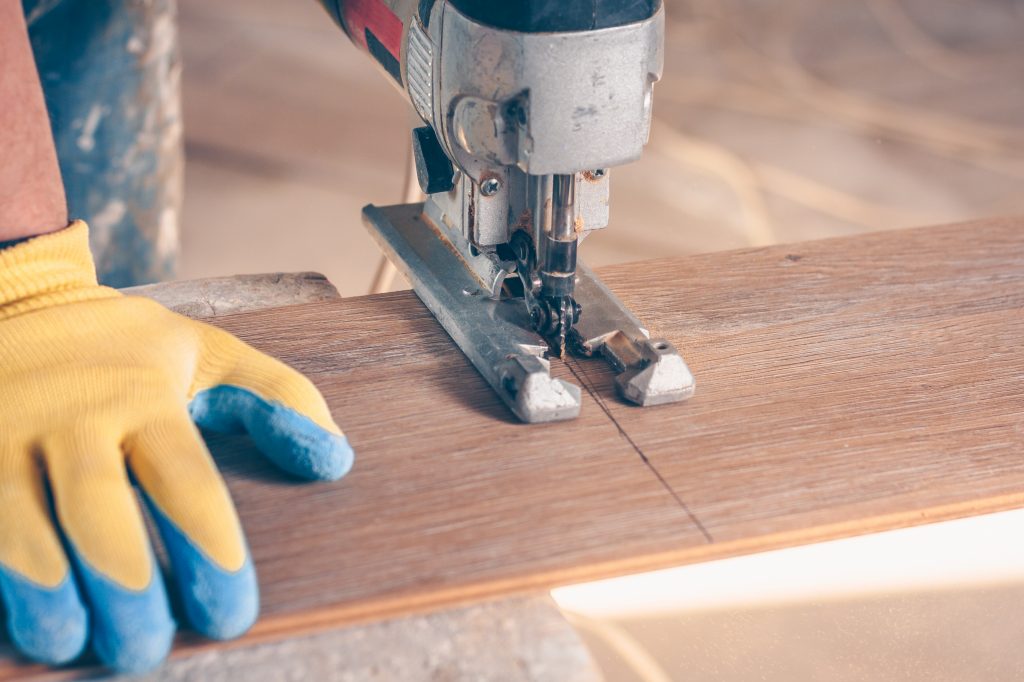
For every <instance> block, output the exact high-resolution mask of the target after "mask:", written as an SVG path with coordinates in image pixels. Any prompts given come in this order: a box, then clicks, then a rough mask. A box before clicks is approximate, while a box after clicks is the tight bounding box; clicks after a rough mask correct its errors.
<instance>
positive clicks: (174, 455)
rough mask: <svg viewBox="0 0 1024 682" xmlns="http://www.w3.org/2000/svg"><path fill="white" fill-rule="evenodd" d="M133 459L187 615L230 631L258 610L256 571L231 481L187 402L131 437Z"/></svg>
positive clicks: (207, 631) (210, 628) (206, 631)
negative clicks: (186, 407) (221, 470)
mask: <svg viewBox="0 0 1024 682" xmlns="http://www.w3.org/2000/svg"><path fill="white" fill-rule="evenodd" d="M127 448H128V461H129V464H130V466H131V470H132V472H133V473H134V474H135V478H136V480H137V481H138V482H139V484H140V485H141V487H142V489H143V492H144V493H145V497H146V501H147V503H148V504H149V508H150V511H151V513H152V516H153V518H154V520H155V521H156V525H157V528H158V529H159V531H160V535H161V537H162V538H163V541H164V546H165V547H166V549H167V555H168V558H169V559H170V562H171V568H172V570H173V572H174V581H175V584H176V585H177V587H178V589H179V591H180V593H181V596H182V602H183V604H184V607H185V613H186V615H187V616H188V619H189V622H190V623H191V624H192V626H193V627H195V629H196V630H198V631H199V632H200V633H202V634H203V635H206V636H207V637H212V638H215V639H231V638H233V637H238V636H239V635H241V634H242V633H244V632H245V631H246V630H248V629H249V628H250V627H251V626H252V624H253V622H255V620H256V616H257V613H258V611H259V594H258V591H257V586H256V573H255V571H254V570H253V565H252V560H251V559H250V557H249V551H248V549H247V548H246V546H245V540H244V537H243V535H242V527H241V525H240V524H239V522H238V515H237V514H236V513H235V507H234V505H233V504H232V502H231V498H230V496H229V495H228V490H227V487H226V486H225V485H224V481H223V480H222V479H221V477H220V473H219V472H218V471H217V468H216V466H215V465H214V463H213V460H212V458H211V457H210V454H209V452H208V451H207V449H206V445H205V444H204V443H203V440H202V437H201V436H200V435H199V431H198V430H196V427H195V426H194V425H193V424H192V421H191V420H190V419H189V417H188V414H187V413H185V411H184V410H182V411H181V413H180V415H178V416H177V417H176V418H172V419H169V420H166V421H163V422H160V423H154V424H151V425H148V426H147V427H146V428H145V429H143V430H142V431H141V432H140V433H138V434H137V435H136V436H134V437H132V438H131V439H129V441H128V442H127Z"/></svg>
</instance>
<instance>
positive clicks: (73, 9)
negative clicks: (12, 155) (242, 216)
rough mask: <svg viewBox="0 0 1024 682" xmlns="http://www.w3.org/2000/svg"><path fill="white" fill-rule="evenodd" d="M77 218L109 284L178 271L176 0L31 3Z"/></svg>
mask: <svg viewBox="0 0 1024 682" xmlns="http://www.w3.org/2000/svg"><path fill="white" fill-rule="evenodd" d="M23 5H24V9H25V16H26V18H27V20H28V26H29V35H30V37H31V40H32V46H33V49H34V51H35V57H36V65H37V66H38V68H39V74H40V77H41V78H42V83H43V90H44V92H45V95H46V104H47V107H48V109H49V112H50V119H51V122H52V124H53V133H54V138H55V140H56V143H57V155H58V157H59V159H60V167H61V173H62V175H63V176H64V186H65V189H66V191H67V195H68V208H69V210H70V215H71V217H72V218H73V219H74V218H81V219H84V220H86V221H88V223H89V226H90V228H91V246H92V248H93V254H94V255H95V257H96V266H97V270H98V272H99V275H100V281H101V282H102V283H104V284H107V285H110V286H118V287H122V286H130V285H134V284H142V283H145V282H154V281H158V280H161V279H167V278H169V277H171V276H172V275H173V272H174V265H175V258H176V256H177V252H178V242H179V240H178V227H179V220H180V216H181V193H182V173H183V151H182V132H181V97H180V95H181V87H180V76H181V61H180V57H179V52H178V41H177V27H176V25H175V9H176V7H175V0H23Z"/></svg>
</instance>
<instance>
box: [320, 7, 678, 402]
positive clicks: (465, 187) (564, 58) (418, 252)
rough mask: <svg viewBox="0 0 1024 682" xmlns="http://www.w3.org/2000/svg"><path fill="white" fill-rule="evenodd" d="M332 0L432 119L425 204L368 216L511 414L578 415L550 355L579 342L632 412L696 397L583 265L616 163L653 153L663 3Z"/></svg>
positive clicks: (420, 154)
mask: <svg viewBox="0 0 1024 682" xmlns="http://www.w3.org/2000/svg"><path fill="white" fill-rule="evenodd" d="M321 1H322V2H323V4H324V6H325V7H326V8H327V10H328V11H329V12H330V13H331V14H332V15H333V16H334V17H335V19H336V20H337V21H338V23H339V24H341V25H342V26H343V27H344V28H345V30H346V31H347V32H348V34H349V35H350V36H351V38H352V40H353V41H354V42H355V43H356V44H357V45H359V46H361V47H363V48H364V49H365V50H366V51H367V52H368V53H369V54H370V55H371V56H372V57H373V58H374V59H375V60H376V61H377V62H378V64H379V65H380V66H381V68H382V70H383V72H384V73H385V74H387V76H388V77H389V78H390V79H391V80H392V81H393V82H394V83H395V85H397V86H398V87H399V88H400V89H401V90H402V91H403V92H404V93H405V94H406V95H407V96H408V98H409V100H410V102H411V103H412V106H413V108H414V109H415V111H416V112H417V114H419V116H420V117H421V118H422V119H423V121H424V122H425V123H426V124H427V125H426V126H425V127H423V128H419V129H417V130H416V131H415V134H414V138H413V140H414V154H415V159H416V161H417V170H418V174H419V178H420V182H421V185H422V189H423V191H424V193H425V194H427V195H428V198H427V201H426V203H425V204H414V205H404V206H390V207H376V206H368V207H366V209H364V211H363V214H364V219H365V222H366V223H367V226H368V227H369V229H370V232H371V234H372V235H373V236H374V237H375V238H376V239H377V241H378V243H380V245H381V247H382V248H383V249H384V251H385V253H386V254H387V255H388V257H389V258H390V259H391V260H392V262H394V263H395V265H396V266H397V267H398V269H399V270H400V271H401V272H402V273H403V274H404V275H405V276H406V277H407V278H408V279H409V281H410V282H411V283H412V284H413V287H414V288H415V290H416V293H417V294H418V295H419V297H420V298H421V299H422V300H423V302H424V303H425V304H426V305H427V307H428V308H429V309H430V310H431V312H433V313H434V315H435V316H436V317H437V319H438V321H440V322H441V324H442V325H443V326H444V328H445V329H446V330H447V331H448V333H449V334H450V335H451V336H452V338H453V339H454V340H455V342H456V343H457V344H458V345H459V347H460V348H461V349H462V351H463V352H464V353H465V354H466V356H467V357H469V359H470V360H471V361H472V362H473V364H474V365H475V366H476V368H477V369H478V370H479V371H480V373H481V374H482V375H483V376H484V378H485V379H486V380H487V381H488V382H489V383H490V384H491V386H492V387H493V388H494V390H495V391H496V392H497V393H498V395H499V396H501V398H502V399H503V400H504V401H505V402H506V404H508V406H509V407H510V408H511V409H512V411H513V412H514V413H515V414H516V415H517V416H519V418H520V419H522V420H524V421H528V422H543V421H554V420H558V419H569V418H572V417H575V416H576V415H578V414H579V409H580V390H579V387H577V386H574V385H572V384H569V383H568V382H565V381H562V380H560V379H554V378H553V377H551V375H550V366H549V363H548V359H547V358H548V357H550V356H556V357H564V356H565V353H566V349H567V348H568V349H571V350H573V351H574V352H576V353H579V354H582V355H588V356H589V355H601V356H602V357H604V358H606V359H607V360H608V361H609V362H610V363H611V365H612V366H613V367H614V368H615V370H616V371H617V372H618V376H617V379H616V385H617V386H618V389H619V392H620V394H621V395H622V396H623V398H625V399H626V400H629V401H630V402H633V403H636V404H638V405H644V406H646V405H654V404H661V403H666V402H674V401H677V400H683V399H685V398H688V397H689V396H690V395H692V394H693V391H694V385H695V384H694V380H693V376H692V374H690V371H689V369H688V368H687V366H686V363H685V362H684V361H683V359H682V357H681V356H680V355H679V353H678V352H677V351H676V350H675V348H673V347H672V345H671V344H670V343H669V342H668V341H666V340H664V339H653V340H652V339H650V338H649V337H650V335H649V333H648V332H647V330H646V329H645V328H644V327H643V325H642V324H641V323H640V321H639V320H638V319H637V318H636V317H635V316H634V315H633V314H632V313H631V312H630V311H629V310H628V309H627V308H625V306H624V305H623V304H622V302H621V301H619V300H618V299H617V298H616V297H615V296H614V295H613V294H612V293H611V291H609V290H608V288H607V287H605V286H604V285H603V284H602V283H601V282H600V280H598V279H597V278H596V277H595V276H594V274H593V273H592V272H591V271H590V270H589V269H588V268H587V267H586V266H585V265H584V264H583V263H581V262H579V261H578V259H577V252H578V249H579V244H580V243H581V242H582V241H583V240H584V239H585V238H586V237H587V235H589V234H591V233H592V232H593V231H595V230H599V229H603V228H605V227H606V226H607V224H608V215H609V212H608V195H609V183H610V172H609V170H608V169H609V168H612V167H614V166H618V165H622V164H625V163H629V162H631V161H634V160H636V159H638V158H639V157H640V155H641V153H642V151H643V147H644V145H645V144H646V143H647V138H648V135H649V132H650V123H651V102H652V92H653V86H654V83H655V82H656V81H657V80H658V79H659V78H660V77H661V71H662V66H663V46H664V23H665V17H664V8H663V6H662V0H576V1H574V2H571V3H567V2H565V1H564V0H515V1H509V2H493V1H492V0H360V1H359V2H353V1H352V0H321ZM510 275H512V277H511V279H509V276H510ZM466 291H470V292H477V291H480V292H483V293H484V294H486V295H482V296H466V295H463V294H462V292H466Z"/></svg>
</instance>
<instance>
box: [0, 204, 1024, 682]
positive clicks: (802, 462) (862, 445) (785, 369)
mask: <svg viewBox="0 0 1024 682" xmlns="http://www.w3.org/2000/svg"><path fill="white" fill-rule="evenodd" d="M601 274H602V276H603V277H604V279H605V281H606V282H607V283H608V284H609V285H610V286H611V288H612V289H613V290H614V291H616V293H618V294H619V295H620V296H621V297H622V298H623V300H624V301H625V302H626V303H627V304H628V305H630V306H631V307H632V308H633V309H634V310H635V311H636V312H637V313H639V314H640V316H641V317H642V318H644V319H645V320H647V321H648V322H649V323H650V325H651V326H652V327H653V328H654V329H655V330H656V331H657V332H658V334H659V335H662V336H665V337H667V338H669V339H670V340H671V341H673V342H674V343H675V344H676V346H677V347H678V348H679V349H681V350H682V352H683V353H684V355H685V356H686V357H687V360H688V362H689V364H690V366H691V368H692V370H693V372H694V374H695V375H696V377H697V381H698V389H697V395H696V397H694V398H693V399H692V400H691V401H689V402H687V403H684V404H678V405H671V406H665V407H659V408H652V409H646V410H645V409H638V408H635V407H631V406H628V405H625V404H623V403H622V402H621V401H619V400H618V399H617V398H616V397H615V395H614V393H613V391H612V375H611V373H610V371H609V370H608V369H607V368H605V367H604V365H603V364H602V363H601V362H600V361H599V360H588V361H577V360H571V361H570V362H569V363H568V364H567V365H562V364H559V363H557V362H556V363H554V365H555V370H554V371H555V373H556V374H557V375H558V376H562V377H564V378H567V379H569V380H572V381H575V382H577V383H581V384H582V385H583V386H584V388H585V391H584V396H585V400H584V404H583V414H582V416H581V417H580V418H579V419H578V420H576V421H574V422H569V423H560V424H552V425H544V426H526V425H522V424H519V423H516V422H515V421H514V420H513V418H512V417H511V415H510V414H509V413H508V412H507V411H506V409H505V408H504V406H503V405H502V404H501V403H500V401H499V400H498V399H497V398H496V397H495V396H494V395H493V394H492V393H491V391H490V389H489V388H488V387H487V385H486V384H485V383H484V381H483V380H482V379H481V378H480V377H479V376H478V375H477V374H476V373H475V371H474V370H473V368H472V367H471V366H470V365H469V363H468V362H467V361H466V360H465V358H464V357H462V355H461V354H460V353H459V352H458V351H457V349H456V348H455V347H454V345H453V344H452V343H451V341H450V340H449V339H448V338H447V336H446V335H445V334H444V332H443V331H442V330H441V328H440V327H439V326H438V325H437V323H436V322H435V321H434V320H433V318H432V317H431V316H430V315H429V313H427V311H426V310H425V309H424V308H423V306H422V305H420V304H419V302H418V301H417V300H416V299H415V297H414V296H413V295H412V294H410V293H397V294H388V295H384V296H379V297H367V298H358V299H348V300H338V301H324V302H319V303H313V304H309V305H304V306H296V307H289V308H281V309H276V310H271V311H264V312H256V313H247V314H241V315H237V316H228V317H224V318H220V319H218V320H217V321H216V323H217V324H219V325H221V326H223V327H224V328H226V329H228V330H230V331H232V332H235V333H236V334H238V335H239V336H241V337H242V338H244V339H246V340H247V341H249V342H250V343H252V344H254V345H255V346H257V347H258V348H261V349H263V350H265V351H267V352H270V353H272V354H274V355H276V356H278V357H280V358H282V359H284V360H285V361H286V362H288V363H290V364H292V365H293V366H295V367H297V368H298V369H300V370H301V371H303V372H305V373H307V374H308V375H309V376H310V377H311V378H312V379H313V380H314V381H315V382H316V383H317V384H318V385H319V386H320V387H321V389H322V390H323V392H324V394H325V396H326V397H327V400H328V402H329V403H330V405H331V407H332V409H333V411H334V414H335V417H336V418H337V420H338V422H339V423H340V424H342V426H343V427H344V428H345V429H346V431H347V433H348V435H349V438H350V440H351V441H352V443H353V445H354V447H355V449H356V452H357V456H358V461H357V465H356V468H355V469H354V471H353V472H352V473H351V474H350V475H349V476H348V477H347V478H346V479H345V480H343V481H342V482H341V483H338V484H331V485H299V484H298V483H296V482H294V481H289V480H285V479H283V478H282V477H281V476H280V475H279V474H277V473H276V472H275V471H274V470H273V468H272V467H271V466H270V465H268V464H266V463H265V462H264V461H263V460H262V459H261V458H260V457H259V456H258V455H257V454H256V453H254V451H253V450H252V448H251V446H250V445H249V443H248V442H247V441H246V439H244V438H217V439H214V440H213V447H214V450H215V453H216V457H217V459H218V461H219V463H220V465H221V467H222V469H223V470H224V471H225V473H226V475H227V477H228V481H229V485H230V487H231V490H232V493H233V495H234V498H235V500H236V502H237V504H238V508H239V511H240V514H241V517H242V520H243V523H244V525H245V527H246V530H247V533H248V537H249V539H250V543H251V546H252V550H253V554H254V557H255V560H256V566H257V569H258V571H259V574H260V578H261V584H262V594H263V618H262V620H261V621H260V622H259V623H258V624H257V626H256V627H255V628H254V630H253V631H252V633H251V634H250V635H248V636H247V639H248V641H266V640H277V639H283V638H288V637H292V636H294V635H295V634H297V633H305V632H312V631H317V630H320V629H324V628H328V627H335V626H338V625H340V624H344V623H355V622H360V621H366V620H375V619H380V618H383V617H390V616H395V615H398V614H404V613H409V612H412V611H417V610H429V609H434V608H438V607H441V606H449V605H453V604H458V603H464V602H468V601H473V600H479V599H483V598H488V597H496V596H503V595H508V594H513V593H520V592H527V591H534V590H541V589H547V588H550V587H553V586H556V585H561V584H566V583H572V582H577V581H584V580H590V579H596V578H602V577H607V576H611V575H616V574H622V573H628V572H635V571H643V570H648V569H654V568H661V567H666V566H671V565H678V564H684V563H691V562H698V561H706V560H709V559H714V558H719V557H725V556H732V555H737V554H742V553H749V552H756V551H761V550H766V549H774V548H779V547H784V546H789V545H794V544H799V543H807V542H814V541H818V540H824V539H830V538H836V537H842V536H848V535H854V534H860V533H867V532H872V531H878V530H883V529H889V528H895V527H900V526H907V525H913V524H920V523H928V522H932V521H937V520H940V519H948V518H953V517H959V516H966V515H971V514H980V513H984V512H991V511H996V510H1002V509H1008V508H1012V507H1019V506H1024V457H1022V455H1024V349H1022V346H1024V221H1022V220H1009V219H1007V220H991V221H983V222H975V223H969V224H964V225H956V226H948V227H937V228H924V229H916V230H904V231H898V232H888V233H878V234H873V235H866V236H858V237H851V238H841V239H833V240H827V241H821V242H812V243H805V244H799V245H792V246H784V247H773V248H767V249H759V250H752V251H739V252H729V253H719V254H710V255H705V256H697V257H690V258H683V259H670V260H662V261H654V262H646V263H638V264H632V265H623V266H617V267H612V268H606V269H604V270H603V271H602V272H601ZM195 646H198V645H197V644H194V643H193V642H191V641H187V642H185V643H184V647H185V648H184V649H183V651H182V652H179V655H187V653H188V648H189V647H195ZM4 668H5V669H6V670H4V669H0V677H2V676H3V674H4V672H5V671H6V673H11V672H14V671H15V670H17V668H16V667H15V664H14V663H13V662H10V661H7V662H6V664H5V666H4ZM22 672H24V671H22Z"/></svg>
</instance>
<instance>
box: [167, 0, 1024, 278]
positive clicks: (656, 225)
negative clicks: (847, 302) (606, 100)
mask: <svg viewBox="0 0 1024 682" xmlns="http://www.w3.org/2000/svg"><path fill="white" fill-rule="evenodd" d="M667 10H668V28H667V31H668V36H667V43H668V44H667V50H666V67H665V77H664V79H663V81H662V82H661V83H660V84H659V85H658V86H657V88H656V90H655V119H656V121H655V125H654V129H653V132H652V135H651V144H650V145H649V146H648V148H647V152H646V155H645V156H644V158H643V159H642V160H641V161H640V162H638V163H635V164H633V165H631V166H628V167H625V168H621V169H616V170H615V171H614V172H613V178H614V181H613V183H612V222H611V226H610V228H609V229H607V230H605V231H603V232H601V233H598V234H596V235H595V236H593V237H592V238H591V239H590V240H588V241H587V243H586V244H585V245H584V246H583V248H582V251H581V253H582V257H583V258H584V259H585V260H587V261H588V262H589V263H591V264H592V265H602V264H607V263H613V262H621V261H630V260H639V259H644V258H651V257H655V256H670V255H682V254H687V253H695V252H705V251H714V250H719V249H731V248H737V247H743V246H748V245H763V244H769V243H774V242H791V241H799V240H805V239H816V238H821V237H829V236H833V235H843V234H851V233H856V232H862V231H867V230H882V229H890V228H896V227H908V226H913V225H923V224H928V223H940V222H951V221H958V220H966V219H970V218H976V217H980V216H991V215H1002V214H1013V213H1024V0H727V1H725V0H668V1H667ZM180 20H181V43H182V50H183V58H184V74H183V84H184V110H185V137H186V154H187V169H186V193H185V197H186V198H185V210H184V219H183V226H182V242H183V252H182V258H181V261H180V268H179V276H180V277H181V278H194V277H206V276H213V275H229V274H237V273H251V272H275V271H298V270H316V271H319V272H323V273H324V274H326V275H327V276H328V277H329V278H330V279H331V280H332V281H333V282H334V283H335V284H336V285H337V286H338V288H339V290H340V291H341V293H342V295H346V296H348V295H357V294H361V293H365V292H366V291H367V289H368V288H369V286H370V281H371V279H372V276H373V272H374V269H375V268H376V261H377V258H378V256H377V250H376V247H375V246H374V244H373V242H372V241H371V239H370V237H369V236H368V235H367V234H366V232H365V230H364V228H363V227H362V224H361V221H360V209H361V208H362V206H364V205H365V204H367V203H370V202H374V203H395V202H397V201H398V200H399V198H400V197H401V191H402V179H403V173H404V168H405V166H404V164H405V159H406V154H407V145H408V140H409V129H410V128H411V124H412V118H411V114H410V112H409V109H408V107H407V105H406V104H405V102H404V101H403V99H402V98H401V97H400V96H399V94H398V93H397V91H395V90H393V89H392V87H391V85H390V84H389V83H388V82H386V80H385V79H384V78H383V77H382V76H381V75H380V74H379V73H377V71H376V69H375V68H374V67H373V66H372V65H371V63H370V62H369V60H368V59H367V58H366V57H365V56H364V55H362V54H360V53H358V52H357V50H356V49H355V48H354V47H352V46H351V45H350V44H349V41H348V40H347V38H345V36H344V35H343V34H342V33H341V32H340V31H339V30H338V29H337V28H335V26H334V25H333V24H332V23H331V22H329V21H327V20H326V19H325V17H324V16H323V11H322V10H321V8H320V7H319V6H318V4H317V3H316V2H314V1H313V0H303V1H301V2H294V1H289V0H218V1H217V2H205V1H203V0H180ZM609 58H610V59H613V58H614V56H612V55H610V56H609Z"/></svg>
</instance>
